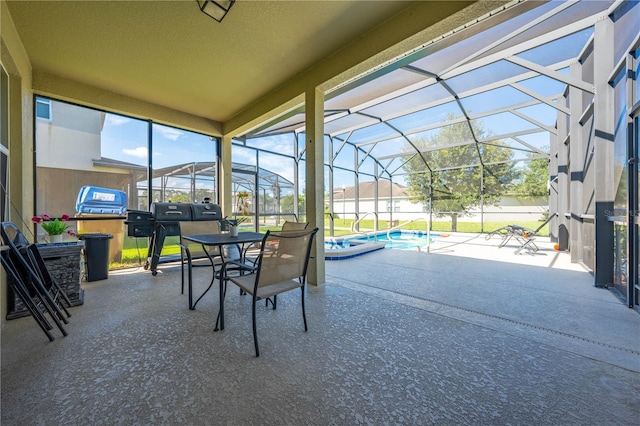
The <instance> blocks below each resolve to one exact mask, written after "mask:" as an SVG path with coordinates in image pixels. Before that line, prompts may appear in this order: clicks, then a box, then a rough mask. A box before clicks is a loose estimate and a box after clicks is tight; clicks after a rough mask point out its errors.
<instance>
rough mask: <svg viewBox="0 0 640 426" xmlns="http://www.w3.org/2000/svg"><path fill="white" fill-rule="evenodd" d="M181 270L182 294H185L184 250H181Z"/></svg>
mask: <svg viewBox="0 0 640 426" xmlns="http://www.w3.org/2000/svg"><path fill="white" fill-rule="evenodd" d="M180 269H181V271H180V272H181V274H180V278H181V280H180V294H184V254H183V253H182V250H180Z"/></svg>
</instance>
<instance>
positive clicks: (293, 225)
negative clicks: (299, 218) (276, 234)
mask: <svg viewBox="0 0 640 426" xmlns="http://www.w3.org/2000/svg"><path fill="white" fill-rule="evenodd" d="M307 226H309V222H292V221H288V220H287V221H285V222H284V223H283V224H282V230H283V231H299V230H302V229H307Z"/></svg>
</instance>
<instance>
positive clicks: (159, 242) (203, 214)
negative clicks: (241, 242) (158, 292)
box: [125, 203, 222, 275]
mask: <svg viewBox="0 0 640 426" xmlns="http://www.w3.org/2000/svg"><path fill="white" fill-rule="evenodd" d="M221 219H222V210H221V209H220V206H219V205H217V204H211V203H202V204H196V203H152V204H151V211H149V212H146V211H141V210H128V211H127V221H126V222H125V224H127V226H128V228H127V235H129V236H131V237H149V238H151V241H150V242H149V249H148V252H147V262H146V263H145V265H144V269H150V270H151V274H152V275H156V274H157V273H158V271H157V268H158V264H159V263H164V262H173V261H176V260H179V259H180V258H179V257H177V256H163V258H162V259H161V258H160V253H161V252H162V247H163V246H164V240H165V238H166V237H169V236H174V235H176V236H177V235H180V226H179V224H178V222H185V221H206V220H221Z"/></svg>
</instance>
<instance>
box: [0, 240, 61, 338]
mask: <svg viewBox="0 0 640 426" xmlns="http://www.w3.org/2000/svg"><path fill="white" fill-rule="evenodd" d="M0 263H2V266H3V268H4V270H5V271H6V273H7V283H8V286H9V288H11V290H13V292H14V293H15V294H16V295H17V296H18V298H19V299H20V300H21V301H22V304H23V305H24V306H25V307H26V308H27V310H28V311H29V313H30V314H31V317H32V318H33V319H34V320H35V321H36V323H37V324H38V326H39V327H40V328H41V329H42V331H43V332H44V334H45V335H46V336H47V338H48V339H49V341H50V342H53V341H54V340H55V339H56V338H55V337H54V336H53V334H52V333H51V330H53V327H52V326H51V324H50V323H49V321H48V320H47V318H46V317H45V315H44V314H43V312H42V311H41V310H40V308H39V307H38V303H40V302H41V301H39V302H36V301H35V300H34V299H33V298H32V297H31V294H30V293H31V292H30V291H29V290H28V286H27V284H26V283H25V282H24V281H23V279H22V276H21V274H20V273H19V272H18V270H17V269H16V267H15V265H14V264H13V262H12V261H11V258H10V257H9V252H8V251H4V252H2V253H0Z"/></svg>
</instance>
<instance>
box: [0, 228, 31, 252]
mask: <svg viewBox="0 0 640 426" xmlns="http://www.w3.org/2000/svg"><path fill="white" fill-rule="evenodd" d="M0 235H1V236H2V240H3V241H4V242H5V244H6V245H8V246H12V245H13V246H14V247H15V248H17V249H18V250H21V249H26V248H27V246H28V245H29V244H31V243H29V240H27V237H25V235H24V234H23V233H22V231H20V230H19V229H18V227H17V226H16V225H15V224H14V223H12V222H2V224H1V225H0Z"/></svg>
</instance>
